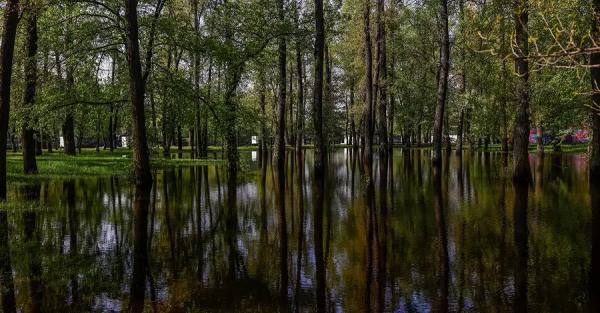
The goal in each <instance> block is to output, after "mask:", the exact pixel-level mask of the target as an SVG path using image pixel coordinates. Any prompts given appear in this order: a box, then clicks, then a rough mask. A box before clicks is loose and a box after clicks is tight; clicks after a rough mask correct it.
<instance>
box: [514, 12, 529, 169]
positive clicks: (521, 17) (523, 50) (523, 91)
mask: <svg viewBox="0 0 600 313" xmlns="http://www.w3.org/2000/svg"><path fill="white" fill-rule="evenodd" d="M513 9H514V14H515V36H516V38H515V40H516V47H514V50H515V51H516V52H517V55H515V69H516V72H517V74H518V75H519V79H518V82H517V85H516V95H517V101H518V105H517V115H516V117H515V124H514V130H513V178H514V179H517V180H528V179H529V178H530V177H529V176H530V168H529V159H528V146H529V61H528V59H527V57H528V55H529V42H528V36H529V35H528V21H529V4H528V0H515V1H514V8H513Z"/></svg>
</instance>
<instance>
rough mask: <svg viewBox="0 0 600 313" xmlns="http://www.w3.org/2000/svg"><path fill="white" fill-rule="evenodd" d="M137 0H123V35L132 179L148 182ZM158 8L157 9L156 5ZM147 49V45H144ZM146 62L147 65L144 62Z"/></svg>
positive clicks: (140, 183) (148, 172)
mask: <svg viewBox="0 0 600 313" xmlns="http://www.w3.org/2000/svg"><path fill="white" fill-rule="evenodd" d="M137 6H138V1H137V0H125V21H126V23H125V28H126V30H125V33H126V35H127V45H126V46H127V64H128V67H129V96H130V97H131V105H132V108H131V109H132V122H133V124H132V125H133V140H134V144H133V165H134V170H135V181H136V184H138V185H145V184H148V183H151V182H152V173H151V172H150V156H149V150H148V141H147V136H146V115H145V112H144V98H145V92H146V91H145V87H146V86H145V85H146V84H145V82H144V77H143V74H142V62H141V60H140V43H139V40H140V39H139V25H138V13H137ZM157 10H158V9H157ZM148 49H151V47H148ZM147 66H150V65H149V64H147Z"/></svg>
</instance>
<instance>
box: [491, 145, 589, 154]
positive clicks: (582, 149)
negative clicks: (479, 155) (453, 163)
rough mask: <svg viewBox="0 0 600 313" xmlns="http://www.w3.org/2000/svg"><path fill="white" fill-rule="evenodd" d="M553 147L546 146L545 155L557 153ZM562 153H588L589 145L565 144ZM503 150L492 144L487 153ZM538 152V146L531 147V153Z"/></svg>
mask: <svg viewBox="0 0 600 313" xmlns="http://www.w3.org/2000/svg"><path fill="white" fill-rule="evenodd" d="M552 148H553V147H552V145H545V146H544V152H545V153H555V152H554V151H553V150H552ZM560 148H561V151H560V152H559V153H586V152H587V151H588V144H587V143H578V144H573V145H566V144H563V145H561V146H560ZM501 150H502V146H501V145H500V144H491V145H489V146H488V149H487V151H501ZM536 151H537V146H536V145H531V144H530V145H529V152H536Z"/></svg>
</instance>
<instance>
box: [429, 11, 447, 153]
mask: <svg viewBox="0 0 600 313" xmlns="http://www.w3.org/2000/svg"><path fill="white" fill-rule="evenodd" d="M439 19H440V21H439V25H440V32H441V36H440V39H441V47H440V65H439V70H438V86H437V105H436V107H435V121H434V126H433V127H434V129H433V132H434V133H433V160H432V161H433V163H434V164H435V165H441V162H442V130H443V127H444V110H445V108H446V101H447V96H448V74H449V70H450V35H449V33H448V0H440V5H439Z"/></svg>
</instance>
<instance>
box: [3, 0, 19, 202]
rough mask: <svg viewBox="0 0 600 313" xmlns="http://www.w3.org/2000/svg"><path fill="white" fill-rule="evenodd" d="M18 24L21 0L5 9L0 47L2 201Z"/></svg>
mask: <svg viewBox="0 0 600 313" xmlns="http://www.w3.org/2000/svg"><path fill="white" fill-rule="evenodd" d="M18 22H19V0H8V1H7V2H6V6H5V7H4V27H3V34H2V44H1V45H0V80H1V81H0V201H3V200H6V139H7V136H8V117H9V113H10V88H11V82H12V70H13V56H14V52H15V39H16V34H17V24H18Z"/></svg>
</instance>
